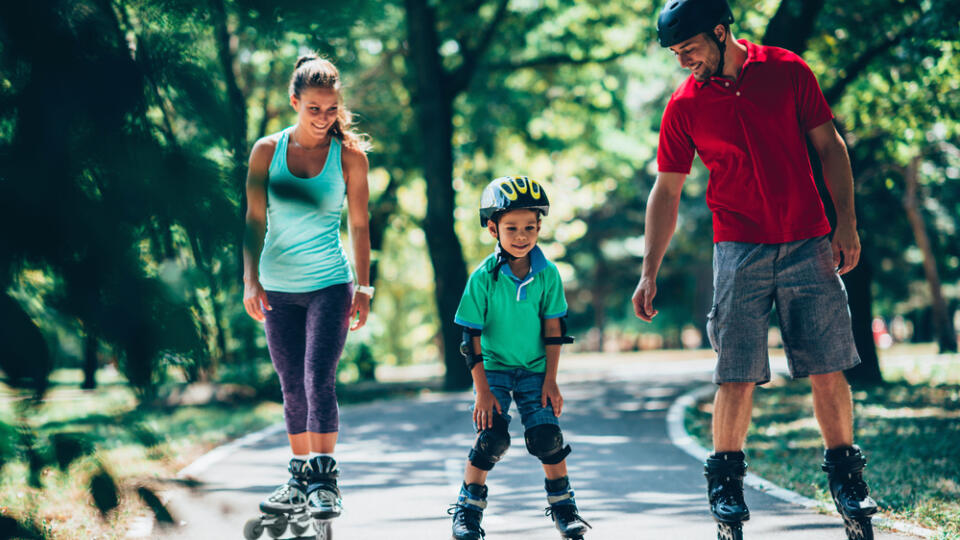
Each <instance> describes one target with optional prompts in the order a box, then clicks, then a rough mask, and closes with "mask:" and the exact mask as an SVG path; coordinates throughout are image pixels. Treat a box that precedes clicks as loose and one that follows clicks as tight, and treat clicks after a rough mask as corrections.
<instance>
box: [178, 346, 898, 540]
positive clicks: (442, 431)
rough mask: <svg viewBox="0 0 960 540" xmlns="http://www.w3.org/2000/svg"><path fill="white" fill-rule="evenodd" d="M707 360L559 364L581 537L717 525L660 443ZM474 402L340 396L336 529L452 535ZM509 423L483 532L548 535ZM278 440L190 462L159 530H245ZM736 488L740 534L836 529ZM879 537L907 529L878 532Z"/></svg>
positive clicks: (709, 530) (689, 474)
mask: <svg viewBox="0 0 960 540" xmlns="http://www.w3.org/2000/svg"><path fill="white" fill-rule="evenodd" d="M711 364H712V361H710V360H706V361H703V360H681V361H676V362H670V363H662V362H661V363H656V362H634V363H624V364H619V365H614V366H607V367H606V368H604V369H603V371H601V372H599V373H598V372H597V370H596V369H591V366H590V365H589V362H584V361H580V362H578V363H577V364H575V365H573V366H572V367H571V368H570V369H565V371H564V374H563V377H562V380H561V390H562V391H563V392H564V397H565V402H566V406H567V409H566V410H565V411H564V414H563V416H562V418H561V424H562V425H563V427H564V432H565V434H566V437H567V440H568V442H570V443H571V444H572V446H573V449H574V451H573V454H571V456H570V457H569V458H568V462H569V466H570V477H571V480H572V482H573V486H574V489H575V491H576V493H577V500H578V502H579V504H580V508H581V513H582V514H583V516H584V517H585V518H586V519H587V520H589V521H590V523H591V524H592V525H593V527H594V528H593V530H592V531H590V533H589V534H588V535H587V538H588V539H591V540H601V539H602V540H614V539H625V540H627V539H629V540H633V539H671V540H685V539H692V538H697V539H701V538H702V539H711V538H716V533H715V527H714V524H713V521H712V520H711V518H710V515H709V513H708V511H707V508H706V501H705V493H704V491H705V484H704V482H705V481H704V478H703V473H702V465H701V464H700V463H699V462H698V461H697V460H695V459H693V458H691V457H690V456H688V455H687V454H685V453H684V452H682V451H681V450H679V449H678V448H676V447H675V446H673V445H672V444H671V443H670V440H669V439H668V437H667V431H666V422H665V417H666V411H667V408H668V407H669V405H670V403H671V402H672V401H673V400H674V399H675V398H676V397H677V396H679V395H680V394H681V393H683V392H684V391H686V390H688V389H690V388H691V387H693V386H696V385H698V384H703V383H705V382H708V381H709V373H708V372H707V370H709V369H710V367H711ZM471 403H472V399H471V396H470V394H469V393H459V394H446V395H439V394H437V395H428V396H425V397H422V398H418V399H413V400H398V401H382V402H377V403H370V404H364V405H357V406H348V407H344V408H343V410H342V422H341V423H342V425H343V427H344V430H343V432H342V435H341V444H340V445H339V446H338V449H337V454H338V458H339V460H340V463H341V467H342V470H343V478H342V481H341V486H342V489H343V492H344V497H345V499H344V503H345V506H346V512H345V513H344V515H343V516H342V517H341V518H339V519H338V520H336V521H335V522H334V525H335V527H334V533H335V534H334V536H335V537H336V538H337V539H338V540H344V539H346V540H372V539H381V538H382V539H391V540H404V539H411V540H414V539H437V540H441V539H447V538H449V534H450V533H449V531H450V528H449V523H450V522H449V517H448V516H447V514H446V508H447V506H448V505H449V503H450V502H452V501H453V499H454V498H455V496H456V493H457V489H458V487H459V485H460V481H461V475H462V470H463V463H464V459H465V457H466V454H467V451H468V450H469V448H470V446H471V444H472V440H473V434H472V433H471V429H470V420H469V418H470V414H469V408H470V405H471ZM514 416H516V415H514ZM511 433H512V436H513V440H514V445H513V447H512V448H511V449H510V451H509V452H508V454H507V456H506V457H505V458H504V460H503V461H501V462H500V463H499V464H497V466H496V467H495V468H494V470H493V471H492V473H491V475H490V479H489V482H488V485H489V488H490V506H489V508H488V510H487V512H486V515H485V517H484V523H483V524H484V528H485V529H486V531H487V538H488V540H497V539H522V540H556V539H557V538H558V537H559V536H558V534H557V532H556V530H555V529H553V525H552V524H551V523H550V519H549V518H547V517H544V515H543V508H544V506H545V497H544V493H543V473H542V470H541V468H540V465H539V462H537V461H536V459H535V458H533V457H532V456H530V455H528V454H527V452H526V449H525V448H524V445H523V433H522V427H521V426H520V424H519V420H516V421H515V422H514V423H513V425H511ZM288 451H289V450H288V448H287V446H286V436H285V434H283V433H277V434H276V435H273V436H269V437H267V438H265V439H263V440H261V441H259V442H257V443H255V444H252V445H249V446H246V447H242V448H240V449H238V450H237V451H235V452H232V453H230V454H228V455H227V456H226V457H225V458H224V459H222V460H220V461H218V462H216V463H215V464H213V465H212V466H210V467H209V468H207V469H206V470H205V471H203V472H201V473H199V474H198V475H197V479H198V480H200V481H201V482H202V484H201V485H200V486H199V487H198V488H197V489H195V490H193V491H190V492H187V491H181V492H173V493H172V499H171V502H170V506H171V509H172V510H173V512H174V514H175V516H176V518H177V519H178V520H180V521H181V523H182V525H181V526H179V527H177V528H176V529H175V530H173V531H168V532H167V533H166V534H165V535H164V536H162V538H169V539H181V538H196V539H206V538H217V539H219V538H225V539H226V538H231V539H232V538H242V532H241V531H242V528H243V524H244V522H245V521H246V520H247V519H248V518H250V517H253V516H254V515H256V508H257V504H258V502H259V501H260V500H261V499H262V498H263V497H264V496H265V495H266V494H268V493H269V492H270V491H271V490H272V489H273V488H274V487H275V486H276V485H277V484H279V483H280V482H282V481H283V480H284V474H285V464H286V462H287V460H288V459H289V458H288ZM817 466H818V464H816V463H811V464H810V467H817ZM746 498H747V503H748V505H749V506H750V509H751V513H752V515H753V519H752V520H751V521H749V522H748V523H747V524H746V525H745V531H744V532H745V535H746V537H747V538H751V539H761V538H762V539H775V540H792V539H796V540H801V539H803V540H819V539H825V540H826V539H834V540H841V539H843V538H845V536H844V534H843V531H842V525H841V522H840V519H839V518H837V517H832V516H827V515H820V514H817V513H816V512H813V511H810V510H806V509H803V508H800V507H797V506H795V505H790V504H787V503H783V502H779V501H778V500H776V499H774V498H772V497H770V496H768V495H765V494H763V493H760V492H757V491H753V490H748V492H747V495H746ZM264 537H265V536H264ZM876 537H877V538H878V539H884V540H892V539H896V538H909V537H907V536H904V535H900V534H894V533H889V532H882V533H878V534H877V536H876Z"/></svg>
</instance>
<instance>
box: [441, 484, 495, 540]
mask: <svg viewBox="0 0 960 540" xmlns="http://www.w3.org/2000/svg"><path fill="white" fill-rule="evenodd" d="M486 507H487V486H484V485H482V484H463V485H462V486H460V495H458V496H457V502H456V504H451V505H450V508H449V509H447V513H448V514H450V515H452V516H453V540H480V539H481V538H484V537H485V536H486V533H485V532H484V530H483V527H481V526H480V521H481V520H482V519H483V510H484V509H485V508H486Z"/></svg>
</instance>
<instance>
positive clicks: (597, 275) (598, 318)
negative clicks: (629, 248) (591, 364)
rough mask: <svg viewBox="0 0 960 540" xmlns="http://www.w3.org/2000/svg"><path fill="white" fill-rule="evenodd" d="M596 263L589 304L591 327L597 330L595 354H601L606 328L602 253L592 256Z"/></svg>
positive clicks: (605, 268)
mask: <svg viewBox="0 0 960 540" xmlns="http://www.w3.org/2000/svg"><path fill="white" fill-rule="evenodd" d="M594 256H595V259H594V260H596V261H597V263H596V267H595V268H594V271H593V290H592V291H591V293H592V297H593V298H592V299H591V304H592V305H593V327H594V328H596V329H597V343H596V346H595V348H594V350H595V351H597V352H603V345H604V340H605V335H604V334H605V333H606V331H605V330H606V326H607V281H606V279H607V275H608V274H607V267H606V263H605V262H604V260H603V253H600V252H599V250H598V252H597V253H595V254H594Z"/></svg>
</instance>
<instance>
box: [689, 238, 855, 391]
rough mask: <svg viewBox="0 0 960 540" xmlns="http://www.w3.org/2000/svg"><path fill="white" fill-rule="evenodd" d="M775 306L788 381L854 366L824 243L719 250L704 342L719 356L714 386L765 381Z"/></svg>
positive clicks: (841, 296)
mask: <svg viewBox="0 0 960 540" xmlns="http://www.w3.org/2000/svg"><path fill="white" fill-rule="evenodd" d="M774 302H776V305H777V316H778V318H779V320H780V333H781V335H782V337H783V344H784V349H785V350H786V353H787V362H788V365H789V368H790V375H791V376H792V377H794V378H798V377H806V376H808V375H816V374H820V373H831V372H834V371H841V370H844V369H848V368H851V367H853V366H855V365H857V364H859V363H860V357H859V356H858V355H857V349H856V347H855V345H854V343H853V332H852V329H851V326H850V310H849V308H848V307H847V291H846V289H844V287H843V282H842V281H841V280H840V276H839V274H837V270H836V268H835V267H834V265H833V251H832V250H831V247H830V240H829V239H828V237H826V236H820V237H817V238H810V239H807V240H799V241H796V242H788V243H785V244H750V243H745V242H718V243H716V244H714V245H713V308H712V309H711V310H710V314H709V315H707V335H708V337H709V339H710V344H711V345H712V346H713V349H714V350H715V351H716V352H717V356H718V358H717V367H716V371H715V372H714V375H713V382H715V383H717V384H722V383H725V382H753V383H757V384H763V383H765V382H767V381H769V380H770V359H769V357H768V355H767V332H768V330H769V325H770V322H769V321H770V311H771V307H772V305H773V303H774Z"/></svg>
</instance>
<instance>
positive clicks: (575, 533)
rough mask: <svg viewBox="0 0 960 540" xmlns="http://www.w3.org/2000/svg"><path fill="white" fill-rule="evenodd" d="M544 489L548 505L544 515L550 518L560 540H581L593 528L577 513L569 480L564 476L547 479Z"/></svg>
mask: <svg viewBox="0 0 960 540" xmlns="http://www.w3.org/2000/svg"><path fill="white" fill-rule="evenodd" d="M544 487H545V488H546V490H547V503H549V504H550V506H548V507H547V509H546V511H545V512H544V515H547V516H550V518H551V519H552V520H553V524H554V525H555V526H556V527H557V530H558V531H560V536H561V537H562V538H569V539H573V540H583V534H584V533H586V532H587V529H592V528H593V527H591V526H590V524H589V523H587V520H585V519H583V518H582V517H580V513H579V512H578V511H577V503H576V501H575V500H574V498H573V488H572V487H570V480H569V479H568V478H567V477H566V476H563V477H560V478H557V479H556V480H550V479H547V480H546V481H545V482H544Z"/></svg>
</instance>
